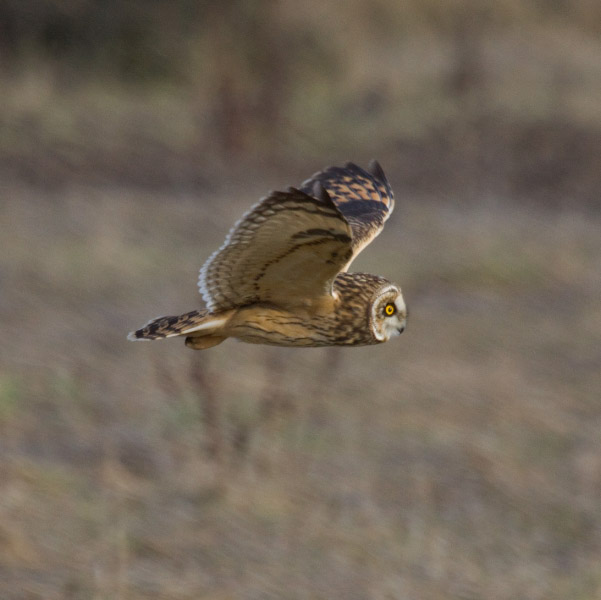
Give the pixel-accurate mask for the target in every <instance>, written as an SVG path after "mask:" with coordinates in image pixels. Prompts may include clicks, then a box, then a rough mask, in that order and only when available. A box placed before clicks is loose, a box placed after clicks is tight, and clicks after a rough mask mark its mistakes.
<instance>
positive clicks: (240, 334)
mask: <svg viewBox="0 0 601 600" xmlns="http://www.w3.org/2000/svg"><path fill="white" fill-rule="evenodd" d="M392 207H393V197H392V191H391V189H390V186H389V184H388V182H387V181H386V178H385V176H384V173H383V172H382V169H381V168H380V167H379V165H378V164H377V163H372V166H371V168H370V172H369V173H368V172H367V171H364V170H363V169H360V168H359V167H357V166H356V165H353V164H352V163H349V164H347V165H346V166H345V167H344V168H337V167H332V168H330V169H327V170H326V171H323V172H321V173H318V174H316V175H314V176H313V178H311V179H310V180H307V182H305V183H304V184H303V186H302V187H301V189H299V190H297V189H295V188H290V189H289V190H288V191H287V192H272V194H270V195H269V196H268V197H267V198H264V199H263V200H262V201H261V202H260V203H259V204H257V205H256V206H255V207H253V208H252V209H251V210H250V211H249V212H248V213H247V214H246V215H245V216H244V217H243V218H242V219H241V220H240V221H239V222H238V223H237V224H236V226H234V228H233V229H232V231H231V232H230V234H229V235H228V237H227V238H226V241H225V243H224V245H223V246H222V247H221V248H220V249H219V250H218V251H217V252H215V253H214V254H213V255H212V256H211V257H210V258H209V259H208V260H207V262H206V263H205V265H204V266H203V268H202V269H201V272H200V279H199V287H200V290H201V293H202V295H203V298H204V300H205V303H206V305H207V309H206V310H200V311H192V312H190V313H186V314H184V315H181V316H179V317H161V318H159V319H155V320H154V321H151V322H150V323H148V324H147V325H146V326H145V327H143V328H142V329H139V330H138V331H136V332H134V333H131V334H130V336H129V338H130V339H132V340H142V339H147V340H148V339H161V338H165V337H174V336H185V337H186V345H187V346H188V347H190V348H193V349H198V350H200V349H205V348H210V347H212V346H215V345H217V344H219V343H221V342H222V341H224V340H225V339H227V338H228V337H232V338H236V339H239V340H241V341H244V342H248V343H253V344H270V345H274V346H296V347H316V346H363V345H369V344H378V343H381V342H384V341H387V340H388V339H389V338H390V337H392V336H393V335H398V334H400V333H402V331H403V330H404V328H405V322H406V307H405V303H404V301H403V296H402V294H401V289H400V287H399V286H397V285H395V284H393V283H390V282H389V281H387V280H386V279H384V278H382V277H378V276H376V275H369V274H364V273H347V272H346V268H347V267H348V265H349V264H350V262H351V261H352V260H353V258H354V257H355V256H356V255H357V254H358V253H359V252H360V251H361V249H362V248H363V247H364V246H366V245H367V244H368V243H369V242H370V241H371V240H372V239H373V238H374V237H375V236H376V235H377V234H378V233H379V232H380V230H381V229H382V227H383V224H384V221H385V220H386V219H387V218H388V216H389V214H390V212H391V211H392Z"/></svg>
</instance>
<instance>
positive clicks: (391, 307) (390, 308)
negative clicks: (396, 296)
mask: <svg viewBox="0 0 601 600" xmlns="http://www.w3.org/2000/svg"><path fill="white" fill-rule="evenodd" d="M384 312H385V313H386V316H387V317H392V315H394V313H395V312H396V306H395V305H394V304H392V303H389V304H387V305H386V306H385V307H384Z"/></svg>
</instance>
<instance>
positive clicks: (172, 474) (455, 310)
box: [0, 173, 601, 600]
mask: <svg viewBox="0 0 601 600" xmlns="http://www.w3.org/2000/svg"><path fill="white" fill-rule="evenodd" d="M303 175H304V174H302V175H300V178H302V176H303ZM391 180H392V182H393V185H394V186H395V187H396V189H397V197H398V199H399V210H398V212H397V213H395V215H394V218H393V220H392V221H391V222H390V224H389V227H387V229H386V230H385V232H384V234H383V235H382V236H381V238H379V239H378V240H377V242H376V243H375V244H374V246H373V247H372V248H370V252H366V253H365V256H363V257H361V258H360V259H359V261H358V262H357V265H356V270H366V271H372V272H377V273H382V274H384V275H386V276H388V277H390V278H391V279H394V280H398V281H400V282H402V283H403V285H404V289H405V295H406V297H407V300H408V302H409V304H410V310H411V314H410V323H409V327H408V329H407V331H406V333H405V334H404V335H403V336H401V337H400V338H398V339H395V340H393V341H392V342H390V343H389V344H386V345H382V346H378V347H371V348H358V349H346V350H342V351H332V350H322V349H307V350H290V349H286V350H275V349H270V348H264V347H260V346H249V345H243V344H239V343H236V342H232V341H229V342H227V343H225V344H223V345H222V346H219V347H217V348H214V349H211V350H208V351H205V352H192V351H190V350H188V349H186V348H184V346H183V344H181V343H178V341H163V342H155V343H147V344H142V343H139V344H132V343H130V342H127V341H126V339H125V334H126V333H127V331H128V330H130V329H132V328H133V327H135V326H138V325H140V324H141V323H142V322H144V321H145V320H146V319H147V318H149V317H153V316H156V315H158V314H161V313H164V312H167V313H169V312H172V311H173V312H179V311H184V310H187V309H190V308H192V307H194V306H196V305H198V303H199V301H200V298H199V297H198V296H197V294H196V289H195V278H196V270H197V267H198V266H199V264H200V263H201V262H202V260H203V259H204V257H206V256H207V255H208V253H209V252H210V251H211V250H212V249H213V248H214V247H215V246H216V244H218V243H219V242H220V240H221V238H222V237H223V235H224V233H225V231H226V230H227V228H228V227H229V225H230V224H231V222H232V220H233V219H234V218H236V216H237V215H239V213H240V212H241V211H242V210H243V209H244V207H246V206H247V205H248V204H250V203H251V202H253V201H254V199H255V198H256V197H257V196H259V195H260V194H261V193H262V192H263V191H265V190H266V189H268V188H269V187H276V186H277V185H278V184H280V183H281V184H282V185H283V184H284V182H277V181H269V182H267V181H265V182H263V181H260V182H259V181H252V185H250V186H246V187H245V186H243V185H242V183H240V182H238V183H236V184H229V185H228V186H225V185H224V186H222V187H221V188H220V189H217V190H214V191H213V192H211V193H207V194H206V195H205V194H202V193H200V194H198V195H196V194H195V195H180V196H178V197H173V196H171V195H165V194H157V193H152V192H148V191H145V192H140V191H137V190H132V189H125V188H118V187H110V188H93V187H88V188H86V187H74V188H73V189H66V190H62V191H61V193H60V194H52V193H43V192H41V191H40V190H39V189H33V188H27V187H25V186H19V187H17V186H8V187H6V188H5V189H4V190H3V194H4V195H5V196H6V197H9V198H11V202H9V203H4V204H2V208H1V210H0V219H1V220H2V223H3V224H4V225H5V227H3V235H2V238H1V241H0V243H1V247H0V257H1V260H0V275H1V280H2V297H1V305H0V309H1V318H2V331H3V335H4V339H5V341H4V343H3V344H2V347H1V350H0V359H1V364H2V369H1V371H0V426H1V428H2V436H1V438H0V444H1V445H0V449H1V454H0V457H1V462H0V469H1V473H2V476H1V478H0V489H1V491H0V565H1V572H0V575H1V576H0V581H1V583H0V589H1V596H2V598H6V599H13V598H14V599H21V598H31V599H34V598H35V599H38V598H39V599H42V598H43V599H45V600H46V599H48V600H49V599H54V598H57V599H58V598H98V599H105V598H106V599H109V598H110V599H112V598H116V599H125V598H128V599H138V598H140V599H141V598H165V599H184V598H185V599H192V598H211V599H229V598H249V599H250V598H257V599H259V598H295V599H296V598H335V597H338V598H357V599H363V598H374V599H380V598H381V599H389V598H390V599H393V598H395V599H396V598H425V599H430V598H431V599H443V598H474V599H480V598H482V599H487V600H493V599H494V600H496V599H512V598H532V599H537V598H541V599H542V598H544V599H558V600H560V599H561V600H563V599H565V598H582V599H588V598H598V597H601V570H600V567H599V565H600V564H601V511H600V509H599V498H600V497H601V451H600V441H601V434H600V431H601V406H600V402H599V390H600V389H601V371H600V369H599V364H601V310H600V305H599V297H600V295H601V280H600V278H599V264H600V262H601V236H599V228H600V226H601V219H599V216H598V215H596V216H587V215H585V214H584V213H583V212H581V211H580V212H579V211H577V210H564V211H548V210H544V209H540V208H532V207H530V208H527V207H526V208H525V207H520V206H517V205H515V204H509V205H508V204H507V203H506V202H505V201H504V200H501V199H499V200H498V202H496V203H494V204H493V203H491V204H490V205H488V206H486V207H474V206H469V207H466V206H462V205H461V204H459V203H457V204H455V203H453V202H447V203H445V204H444V205H443V204H437V203H435V202H432V201H424V200H423V199H420V198H417V197H405V196H404V195H403V193H402V182H400V181H398V180H397V178H396V177H395V174H394V173H391Z"/></svg>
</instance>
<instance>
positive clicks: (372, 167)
mask: <svg viewBox="0 0 601 600" xmlns="http://www.w3.org/2000/svg"><path fill="white" fill-rule="evenodd" d="M367 170H368V171H369V172H370V173H371V174H372V175H373V176H374V177H375V178H376V179H380V180H381V181H386V175H384V169H382V167H381V165H380V163H379V162H378V161H377V160H376V159H375V158H374V159H372V160H370V161H369V165H368V166H367Z"/></svg>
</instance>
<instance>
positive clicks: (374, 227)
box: [300, 160, 394, 259]
mask: <svg viewBox="0 0 601 600" xmlns="http://www.w3.org/2000/svg"><path fill="white" fill-rule="evenodd" d="M316 183H320V184H321V185H322V186H323V187H324V188H325V189H326V191H327V192H328V195H329V197H330V198H331V200H332V201H333V202H334V204H335V205H336V206H337V207H338V209H339V210H340V212H341V213H342V214H343V216H344V218H345V219H346V220H347V222H348V223H349V225H350V226H351V230H352V238H353V240H352V246H353V259H354V258H355V257H356V256H357V255H358V254H359V252H361V250H362V249H363V248H365V246H367V245H368V244H369V243H370V242H371V241H372V240H373V239H374V238H375V237H376V236H377V235H378V234H379V233H380V232H381V231H382V229H383V228H384V223H385V222H386V220H387V219H388V217H390V215H391V213H392V211H393V209H394V196H393V193H392V188H391V187H390V184H389V183H388V180H387V179H386V176H385V175H384V171H383V170H382V167H381V166H380V165H379V163H378V162H377V161H375V160H374V161H372V162H371V163H370V165H369V171H365V170H364V169H362V168H361V167H358V166H357V165H355V164H353V163H347V164H346V165H345V166H344V167H329V168H328V169H325V170H324V171H320V172H318V173H315V175H313V176H312V177H310V178H309V179H307V180H306V181H304V182H303V183H302V184H301V187H300V189H301V190H302V191H303V192H305V193H307V194H311V193H312V190H313V189H314V186H315V184H316Z"/></svg>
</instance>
